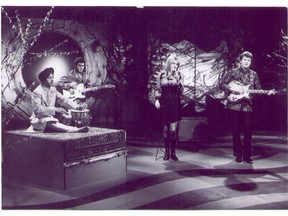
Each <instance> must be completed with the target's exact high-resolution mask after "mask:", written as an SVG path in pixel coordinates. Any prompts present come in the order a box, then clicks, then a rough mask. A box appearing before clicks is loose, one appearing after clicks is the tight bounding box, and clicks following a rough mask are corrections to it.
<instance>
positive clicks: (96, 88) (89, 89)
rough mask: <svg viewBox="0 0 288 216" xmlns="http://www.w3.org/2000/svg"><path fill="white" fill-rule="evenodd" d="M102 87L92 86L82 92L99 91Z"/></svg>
mask: <svg viewBox="0 0 288 216" xmlns="http://www.w3.org/2000/svg"><path fill="white" fill-rule="evenodd" d="M100 88H101V86H95V87H90V88H86V89H83V90H82V92H83V93H86V92H89V91H97V90H98V89H100Z"/></svg>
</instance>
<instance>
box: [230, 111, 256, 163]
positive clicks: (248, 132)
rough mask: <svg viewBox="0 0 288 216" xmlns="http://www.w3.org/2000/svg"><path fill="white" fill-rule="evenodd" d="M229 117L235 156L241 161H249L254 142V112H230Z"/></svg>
mask: <svg viewBox="0 0 288 216" xmlns="http://www.w3.org/2000/svg"><path fill="white" fill-rule="evenodd" d="M229 117H230V122H231V130H232V135H233V154H234V156H236V157H238V158H241V159H242V158H243V159H249V158H250V157H251V142H252V118H253V116H252V112H242V111H234V110H229ZM242 131H243V134H244V139H243V144H242V142H241V137H240V135H241V132H242Z"/></svg>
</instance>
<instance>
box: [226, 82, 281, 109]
mask: <svg viewBox="0 0 288 216" xmlns="http://www.w3.org/2000/svg"><path fill="white" fill-rule="evenodd" d="M228 86H229V89H230V90H231V91H232V92H242V93H231V94H229V95H228V96H227V99H228V101H229V102H230V103H237V102H238V101H240V100H245V99H250V94H276V93H280V92H279V91H275V89H272V90H263V89H250V86H251V84H248V85H244V84H243V83H241V82H240V81H236V80H234V81H231V82H230V83H229V84H228ZM282 91H283V90H282ZM284 91H286V89H285V90H284Z"/></svg>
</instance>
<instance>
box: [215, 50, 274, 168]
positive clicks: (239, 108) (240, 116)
mask: <svg viewBox="0 0 288 216" xmlns="http://www.w3.org/2000/svg"><path fill="white" fill-rule="evenodd" d="M252 58H253V55H252V53H251V52H248V51H245V52H243V53H242V54H241V55H240V64H239V67H238V68H236V69H234V70H232V71H229V72H228V73H227V74H226V75H225V76H224V77H223V79H222V82H221V83H220V86H219V87H220V89H222V90H224V91H225V92H226V95H228V96H229V95H230V96H231V95H232V96H233V95H234V96H235V97H234V98H239V96H241V95H244V94H245V92H244V90H245V88H243V86H249V85H250V86H249V89H261V85H260V81H259V77H258V74H257V73H256V72H255V71H253V70H251V69H250V65H251V62H252ZM232 84H234V85H232ZM270 94H273V90H271V91H269V93H268V95H270ZM227 98H228V97H227ZM240 98H241V97H240ZM230 99H231V97H230ZM252 99H253V98H252V96H251V95H249V97H248V98H246V97H245V98H243V99H240V100H236V99H235V100H234V101H233V100H229V98H228V100H227V104H226V109H227V110H228V114H229V118H230V120H231V129H232V135H233V154H234V156H235V157H236V162H237V163H241V162H242V160H244V161H245V162H246V163H249V164H251V163H253V161H252V159H251V142H252V120H253V119H252V111H253V109H252ZM241 129H243V132H244V139H243V144H242V143H241V138H240V132H241Z"/></svg>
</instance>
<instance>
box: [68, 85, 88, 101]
mask: <svg viewBox="0 0 288 216" xmlns="http://www.w3.org/2000/svg"><path fill="white" fill-rule="evenodd" d="M83 90H84V84H83V83H80V84H78V85H77V86H76V88H71V89H70V90H64V89H63V95H64V96H65V97H67V98H69V99H72V100H75V99H83V98H85V95H84V94H83Z"/></svg>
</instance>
